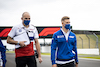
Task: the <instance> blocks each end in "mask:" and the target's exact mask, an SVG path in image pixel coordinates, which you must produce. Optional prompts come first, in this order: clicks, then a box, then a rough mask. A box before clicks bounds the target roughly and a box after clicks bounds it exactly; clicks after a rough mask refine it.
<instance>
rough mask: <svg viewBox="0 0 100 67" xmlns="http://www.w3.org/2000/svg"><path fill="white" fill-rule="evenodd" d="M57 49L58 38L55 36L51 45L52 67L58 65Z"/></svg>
mask: <svg viewBox="0 0 100 67" xmlns="http://www.w3.org/2000/svg"><path fill="white" fill-rule="evenodd" d="M56 48H57V38H56V35H55V34H54V35H53V37H52V43H51V62H52V65H53V64H56V63H55V59H56V58H55V57H56Z"/></svg>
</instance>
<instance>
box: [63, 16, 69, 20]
mask: <svg viewBox="0 0 100 67" xmlns="http://www.w3.org/2000/svg"><path fill="white" fill-rule="evenodd" d="M65 19H70V18H69V17H68V16H64V17H62V19H61V21H64V20H65Z"/></svg>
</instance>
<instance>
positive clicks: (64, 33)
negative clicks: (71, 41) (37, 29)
mask: <svg viewBox="0 0 100 67" xmlns="http://www.w3.org/2000/svg"><path fill="white" fill-rule="evenodd" d="M61 31H62V32H63V34H64V35H66V34H69V33H70V30H68V32H67V33H65V32H64V31H63V29H62V28H61Z"/></svg>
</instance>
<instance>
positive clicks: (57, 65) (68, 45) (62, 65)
mask: <svg viewBox="0 0 100 67" xmlns="http://www.w3.org/2000/svg"><path fill="white" fill-rule="evenodd" d="M61 22H62V28H61V29H60V30H59V31H57V32H55V33H54V34H53V37H52V44H51V61H52V67H75V66H76V67H78V56H77V41H76V36H75V34H74V33H73V32H71V30H70V18H69V17H67V16H64V17H63V18H62V19H61Z"/></svg>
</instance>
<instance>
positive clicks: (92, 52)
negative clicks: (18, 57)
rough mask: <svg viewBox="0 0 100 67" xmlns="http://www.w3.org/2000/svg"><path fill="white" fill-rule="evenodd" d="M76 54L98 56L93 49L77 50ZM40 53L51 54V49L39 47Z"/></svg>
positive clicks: (97, 51)
mask: <svg viewBox="0 0 100 67" xmlns="http://www.w3.org/2000/svg"><path fill="white" fill-rule="evenodd" d="M77 51H78V54H94V55H99V49H98V48H94V49H77ZM41 52H42V53H50V52H51V47H50V46H41Z"/></svg>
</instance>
